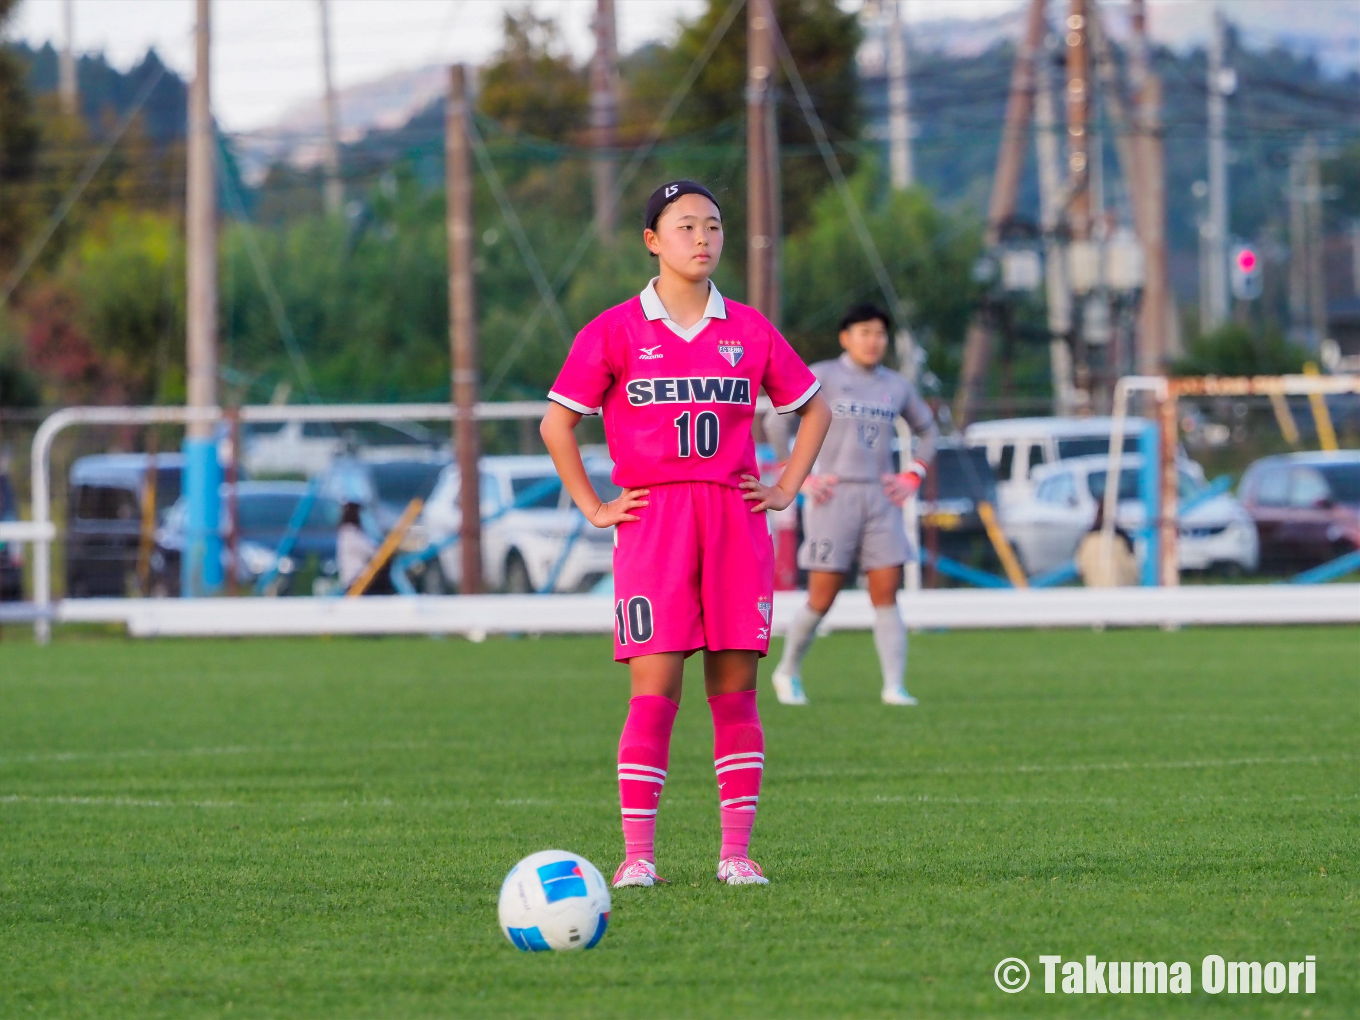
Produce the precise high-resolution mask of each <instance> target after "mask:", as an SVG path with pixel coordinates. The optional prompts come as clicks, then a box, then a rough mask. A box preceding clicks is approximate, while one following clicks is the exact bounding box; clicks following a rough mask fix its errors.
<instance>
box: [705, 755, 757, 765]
mask: <svg viewBox="0 0 1360 1020" xmlns="http://www.w3.org/2000/svg"><path fill="white" fill-rule="evenodd" d="M738 758H759V759H760V760H761V761H764V760H765V755H764V754H762V753H761V752H760V751H741V752H739V753H737V754H725V755H723V756H722V757H721V758H715V759H714V760H713V764H714V766H718V765H721V764H722V763H723V762H725V761H735V760H736V759H738Z"/></svg>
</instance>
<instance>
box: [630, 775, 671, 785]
mask: <svg viewBox="0 0 1360 1020" xmlns="http://www.w3.org/2000/svg"><path fill="white" fill-rule="evenodd" d="M619 779H621V780H623V779H631V780H632V781H633V782H635V783H656V784H657V785H658V786H665V785H666V780H664V779H662V778H661V777H660V776H630V775H629V774H628V773H626V772H620V773H619Z"/></svg>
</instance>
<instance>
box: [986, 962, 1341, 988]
mask: <svg viewBox="0 0 1360 1020" xmlns="http://www.w3.org/2000/svg"><path fill="white" fill-rule="evenodd" d="M1039 964H1040V966H1042V967H1043V971H1044V993H1045V994H1046V995H1055V994H1057V993H1059V992H1061V993H1062V994H1063V995H1127V994H1131V995H1189V994H1190V993H1191V992H1193V991H1194V978H1195V972H1194V971H1193V970H1192V969H1191V966H1190V964H1189V963H1186V962H1185V961H1184V960H1176V961H1175V962H1173V963H1167V962H1166V961H1164V960H1156V961H1147V960H1100V959H1097V958H1096V957H1095V956H1087V957H1086V958H1085V959H1083V960H1064V959H1063V958H1062V957H1061V956H1057V955H1045V956H1040V957H1039ZM1029 978H1030V973H1029V964H1027V963H1026V962H1025V961H1024V960H1022V959H1020V958H1019V957H1018V956H1008V957H1006V959H1004V960H1002V961H1001V962H1000V963H998V964H997V965H996V969H995V970H994V971H993V972H992V980H993V981H995V982H996V987H997V988H999V989H1001V990H1002V991H1003V992H1005V993H1007V994H1008V995H1014V994H1015V993H1016V992H1022V991H1024V990H1025V988H1027V987H1028V986H1029ZM1199 987H1200V990H1201V991H1204V992H1208V993H1209V994H1210V995H1218V994H1220V993H1222V992H1226V993H1227V994H1229V995H1261V994H1266V995H1281V994H1287V995H1299V994H1303V995H1312V994H1313V993H1314V992H1316V991H1317V958H1316V957H1315V956H1313V955H1311V954H1310V955H1308V956H1305V957H1304V958H1303V959H1302V960H1290V961H1284V962H1282V961H1278V960H1272V961H1270V962H1268V963H1261V962H1260V961H1257V960H1225V959H1224V958H1223V957H1221V956H1218V955H1216V954H1213V953H1211V954H1210V955H1208V956H1206V957H1204V959H1203V960H1202V961H1201V962H1200V966H1199Z"/></svg>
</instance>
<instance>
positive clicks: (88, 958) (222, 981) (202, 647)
mask: <svg viewBox="0 0 1360 1020" xmlns="http://www.w3.org/2000/svg"><path fill="white" fill-rule="evenodd" d="M609 654H610V653H609V645H608V643H607V641H605V640H604V639H543V640H537V641H534V640H522V641H490V642H487V643H485V644H481V645H472V644H468V643H466V642H463V641H457V640H447V641H433V640H428V639H411V640H407V639H384V640H340V639H335V640H324V639H323V640H291V641H289V640H282V641H244V640H240V641H218V642H208V641H161V642H155V643H139V642H132V641H127V640H122V639H115V638H78V637H70V636H68V637H66V638H65V639H62V640H59V641H58V642H57V643H56V644H55V645H53V646H52V647H50V648H46V649H43V648H37V647H34V646H32V645H29V644H28V643H27V640H26V636H24V635H21V634H20V633H17V632H15V631H10V632H8V633H6V635H5V638H4V641H3V643H0V1016H3V1017H24V1016H62V1017H99V1018H112V1017H123V1016H126V1017H157V1016H167V1017H179V1016H277V1017H314V1016H316V1017H321V1016H324V1017H357V1016H364V1017H377V1016H383V1017H402V1016H487V1015H496V1016H569V1017H593V1016H617V1017H634V1016H646V1017H654V1016H655V1017H690V1016H695V1017H699V1016H713V1017H788V1016H797V1017H813V1016H950V1017H956V1016H1048V1015H1063V1016H1176V1015H1181V1014H1206V1015H1209V1014H1211V1015H1217V1016H1223V1017H1228V1016H1234V1017H1236V1016H1297V1017H1318V1018H1321V1017H1355V1016H1357V1015H1360V748H1358V747H1357V744H1358V743H1360V631H1357V630H1356V629H1342V628H1332V629H1325V628H1319V629H1258V630H1185V631H1181V632H1178V633H1161V632H1158V631H1118V632H1116V631H1110V632H1105V633H1091V632H1017V633H980V634H972V633H953V634H928V635H922V636H919V637H916V638H914V639H913V645H912V683H911V686H912V689H913V691H914V692H915V693H917V694H919V695H920V697H921V699H922V705H921V707H920V708H917V709H906V710H903V709H897V710H890V709H885V708H883V707H882V706H880V705H879V704H878V703H877V701H876V692H877V679H876V665H875V660H874V657H873V649H872V646H871V643H870V641H869V639H868V637H867V636H866V635H862V634H861V635H838V636H835V637H832V638H829V639H826V640H824V641H822V642H820V643H819V644H818V645H817V646H816V648H815V649H814V651H813V653H812V655H811V656H810V658H809V662H808V667H807V672H806V679H807V686H808V691H809V696H810V697H811V698H812V699H813V705H812V707H811V708H809V709H805V710H803V709H788V708H782V707H781V706H779V705H777V704H775V703H774V701H773V698H772V697H771V696H770V695H769V692H768V688H767V687H763V688H762V694H761V709H762V712H763V715H764V720H765V728H766V736H767V757H768V767H767V771H766V778H765V787H764V791H763V796H762V802H761V810H760V817H759V822H758V823H757V826H756V839H755V842H754V844H753V848H752V850H753V856H755V857H756V859H757V860H759V861H761V863H762V864H763V865H764V866H765V868H766V872H767V874H768V875H770V877H771V879H772V884H771V885H770V886H769V887H767V888H755V887H746V888H728V887H726V886H719V885H718V884H717V883H716V882H714V880H713V867H714V864H715V859H716V854H717V809H716V791H715V782H714V778H713V773H712V764H711V754H710V751H711V744H710V742H711V727H710V723H709V718H708V713H707V707H706V705H705V704H704V700H703V697H702V686H701V685H697V686H696V687H695V688H693V689H692V690H691V691H690V693H689V694H688V695H687V696H686V698H687V700H686V701H685V703H684V705H683V706H682V708H681V712H680V717H679V721H678V723H677V727H676V735H675V741H674V747H673V751H672V757H671V773H670V779H669V782H668V785H667V787H666V792H665V796H664V798H663V801H662V811H661V816H660V826H659V839H660V843H659V848H660V853H659V857H660V865H661V868H662V872H663V873H664V874H667V875H668V876H669V877H670V878H671V879H672V880H673V882H674V884H673V885H671V886H669V887H665V888H658V889H651V890H639V889H629V890H622V891H620V892H618V893H616V894H615V896H614V905H613V918H612V922H611V924H610V928H609V933H608V935H607V936H606V937H605V939H604V941H603V942H602V943H601V944H600V946H599V947H598V948H597V949H595V950H593V951H590V952H588V953H566V954H522V953H520V952H518V951H516V950H515V949H514V948H513V947H512V946H511V945H510V944H509V943H508V942H507V941H506V940H505V938H504V937H503V936H502V935H501V933H500V931H499V929H498V928H497V924H496V894H497V890H498V887H499V885H500V881H501V879H502V877H503V876H504V874H505V872H506V871H507V870H508V869H509V867H510V866H511V865H512V864H513V863H514V862H515V861H516V860H517V859H518V858H519V857H521V856H522V855H524V854H527V853H529V852H531V851H534V850H539V849H544V848H547V847H553V846H556V847H562V848H566V849H570V850H574V851H576V852H578V853H581V854H584V855H585V856H586V857H588V858H590V859H591V860H593V861H594V862H595V863H596V864H597V865H598V866H599V867H600V869H601V870H602V871H604V872H605V873H606V876H608V875H609V874H611V873H612V869H613V868H614V866H615V865H616V864H617V861H618V855H619V850H620V842H621V841H620V837H619V834H618V828H619V823H618V813H617V807H616V792H615V785H614V765H615V757H614V755H615V747H616V744H617V739H618V731H619V727H620V725H621V722H622V719H623V714H624V711H625V703H626V676H625V672H624V670H623V669H622V668H621V667H616V666H614V665H613V664H612V663H610V662H609ZM769 666H770V663H769V662H767V663H766V664H765V670H766V671H768V668H769ZM1044 953H1058V954H1061V955H1062V956H1063V957H1064V958H1065V959H1071V958H1082V957H1084V956H1085V955H1086V954H1088V953H1089V954H1095V955H1097V956H1098V957H1099V958H1100V959H1102V960H1165V961H1168V962H1170V961H1176V960H1185V961H1189V962H1190V964H1191V967H1192V970H1193V972H1194V987H1195V989H1196V990H1195V992H1194V994H1191V995H1183V996H1127V995H1123V996H1121V995H1109V996H1090V995H1080V996H1077V995H1061V994H1057V995H1045V994H1044V993H1043V990H1042V983H1043V981H1042V972H1041V971H1040V969H1039V966H1038V957H1039V956H1040V954H1044ZM1208 953H1217V954H1219V955H1222V956H1224V957H1226V958H1227V959H1230V960H1232V959H1239V960H1259V961H1262V962H1265V961H1271V960H1280V961H1287V960H1302V959H1303V958H1304V956H1305V954H1310V953H1311V954H1314V955H1315V956H1316V957H1317V992H1316V994H1315V995H1311V996H1304V995H1293V996H1291V995H1287V994H1286V995H1258V996H1228V995H1226V994H1224V995H1217V996H1214V995H1209V994H1206V993H1204V992H1203V991H1201V990H1200V961H1201V959H1202V957H1203V956H1204V955H1206V954H1208ZM1009 956H1017V957H1021V958H1023V959H1025V960H1026V961H1027V962H1028V963H1029V965H1030V967H1031V968H1032V969H1033V970H1034V975H1035V976H1034V980H1033V981H1032V982H1031V984H1030V986H1029V987H1028V988H1027V989H1026V990H1025V991H1023V992H1021V993H1019V994H1016V995H1004V994H1002V993H1001V992H1000V991H998V990H997V988H996V986H995V984H994V982H993V976H992V972H993V967H994V966H995V965H996V964H997V962H998V961H1000V960H1001V959H1002V958H1004V957H1009Z"/></svg>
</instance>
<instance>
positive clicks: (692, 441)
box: [675, 411, 718, 457]
mask: <svg viewBox="0 0 1360 1020" xmlns="http://www.w3.org/2000/svg"><path fill="white" fill-rule="evenodd" d="M690 417H691V416H690V413H689V412H688V411H686V412H685V413H684V414H682V415H681V416H680V417H679V418H676V419H675V431H676V432H677V433H679V436H680V456H682V457H688V456H690V453H691V451H694V452H697V453H698V454H699V456H700V457H712V456H713V455H714V454H715V453H717V452H718V416H717V415H716V414H714V413H713V412H712V411H700V412H699V413H698V414H696V415H694V416H693V420H694V424H693V431H692V432H691V426H690Z"/></svg>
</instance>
